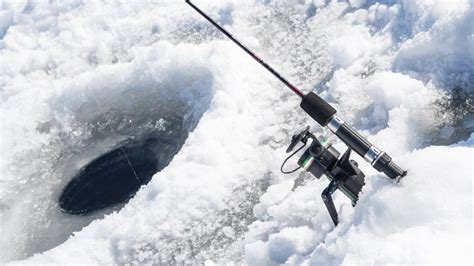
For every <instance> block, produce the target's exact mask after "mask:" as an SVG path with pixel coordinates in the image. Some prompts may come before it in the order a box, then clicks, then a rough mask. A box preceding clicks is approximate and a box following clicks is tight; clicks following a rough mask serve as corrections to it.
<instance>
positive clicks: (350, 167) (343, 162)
mask: <svg viewBox="0 0 474 266" xmlns="http://www.w3.org/2000/svg"><path fill="white" fill-rule="evenodd" d="M309 140H311V143H310V145H309V148H307V149H306V151H304V152H303V155H302V156H301V157H300V158H299V160H298V165H299V167H298V168H296V169H294V170H292V171H284V169H283V168H284V166H285V164H286V162H287V161H288V160H289V159H290V158H292V157H293V156H294V155H295V154H296V153H298V152H299V151H300V150H302V149H303V148H304V147H305V146H306V144H307V143H308V141H309ZM299 142H301V143H303V145H302V146H301V147H300V148H298V149H297V150H296V151H295V152H293V153H292V154H291V155H290V156H289V157H288V158H286V159H285V161H284V162H283V164H282V165H281V171H282V173H284V174H289V173H293V172H295V171H297V170H298V169H301V168H303V169H304V170H305V171H307V172H310V173H311V174H312V175H313V176H315V177H316V178H318V179H320V178H321V177H322V176H323V175H325V176H326V177H327V178H328V179H329V180H330V182H329V185H328V186H327V187H326V188H325V189H324V190H323V193H322V194H321V197H322V198H323V201H324V204H325V205H326V208H327V209H328V212H329V215H330V216H331V219H332V221H333V222H334V224H335V225H337V224H338V216H337V211H336V207H335V206H334V202H333V200H332V194H333V193H334V192H335V191H336V190H337V189H339V190H340V191H341V192H342V193H344V194H345V195H346V196H347V197H348V198H349V199H350V200H351V201H352V206H355V204H356V203H357V200H358V199H359V193H360V191H361V190H362V187H363V186H364V184H365V181H364V178H365V175H364V173H362V171H361V170H360V169H359V167H358V164H357V162H356V161H354V160H352V159H350V156H351V148H348V149H347V150H346V151H345V152H344V154H343V155H342V156H340V155H341V154H340V153H339V151H337V150H336V149H335V148H334V147H333V146H332V145H331V144H330V143H328V142H326V141H320V140H318V138H316V137H315V136H314V135H313V134H312V133H311V132H309V126H308V127H306V128H305V129H304V130H303V131H301V132H300V133H298V134H296V135H294V136H293V137H292V139H291V143H290V145H289V146H288V149H287V150H286V152H287V153H290V152H292V151H293V150H294V148H295V147H296V145H297V144H298V143H299ZM339 156H340V157H339Z"/></svg>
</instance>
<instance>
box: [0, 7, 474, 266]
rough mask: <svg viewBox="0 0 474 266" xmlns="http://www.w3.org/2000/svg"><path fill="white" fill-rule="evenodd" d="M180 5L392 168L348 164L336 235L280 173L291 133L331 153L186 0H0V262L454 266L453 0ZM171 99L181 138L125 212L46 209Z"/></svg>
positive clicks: (468, 154)
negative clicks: (356, 185)
mask: <svg viewBox="0 0 474 266" xmlns="http://www.w3.org/2000/svg"><path fill="white" fill-rule="evenodd" d="M194 2H195V3H196V4H197V5H198V6H200V7H201V8H202V9H203V10H206V11H207V12H208V13H209V14H210V16H212V17H213V18H216V20H217V21H218V22H219V23H221V24H222V25H224V26H225V27H226V28H227V29H229V30H230V31H232V33H233V34H234V36H236V37H237V38H238V39H240V40H242V41H243V42H244V43H245V44H247V45H248V46H249V47H250V48H252V49H254V50H256V51H257V52H258V54H259V55H260V56H261V57H262V58H264V59H265V60H266V61H268V62H269V63H270V64H271V65H273V66H274V67H275V68H276V69H277V70H278V71H280V72H281V73H282V74H283V75H284V76H285V77H288V79H289V80H291V81H292V82H293V83H295V84H296V85H297V86H298V87H300V88H301V89H302V90H304V91H305V92H309V91H311V90H313V91H315V92H317V93H319V94H320V95H321V96H322V97H324V98H325V99H326V100H328V101H329V102H330V103H331V104H332V105H333V106H334V107H335V108H336V109H337V110H338V113H339V114H340V116H341V117H343V118H344V119H345V120H346V121H350V123H351V124H352V125H353V127H354V128H356V129H357V130H359V131H360V132H361V133H362V134H363V135H365V136H367V138H368V139H369V140H370V141H371V142H372V143H374V144H375V145H377V146H378V147H380V148H381V149H383V150H385V151H386V152H387V153H388V154H390V155H391V156H392V157H394V160H395V161H396V162H398V163H399V164H400V165H401V166H402V167H404V168H406V169H408V171H409V173H408V176H406V177H405V178H404V179H403V180H402V181H401V182H400V183H397V184H395V183H393V182H392V181H391V180H389V179H388V178H386V177H385V176H384V175H383V174H380V173H378V172H376V171H375V170H374V169H372V168H371V167H370V165H367V164H366V163H364V162H363V159H362V158H360V157H356V159H357V161H359V166H360V167H361V168H362V170H363V171H364V172H365V173H366V186H365V187H364V188H363V191H362V194H361V195H360V199H359V202H358V204H357V205H356V206H355V207H354V208H353V207H352V205H351V203H350V201H349V200H348V199H347V198H346V197H345V196H343V195H342V194H341V193H336V194H335V202H336V207H337V208H338V212H339V216H340V224H339V225H338V226H337V227H336V228H334V226H333V224H332V221H331V219H330V217H329V215H328V213H327V211H326V208H325V206H324V203H323V201H322V200H321V197H320V195H321V192H322V190H323V189H324V187H325V186H326V185H327V184H328V182H327V180H325V179H324V178H323V179H320V180H317V179H312V178H310V177H309V176H308V175H307V174H304V173H301V172H297V173H295V174H292V175H283V174H281V173H280V172H279V170H280V164H281V162H282V161H283V159H284V158H285V156H286V154H285V149H286V146H287V145H288V144H289V140H290V136H291V135H292V134H293V133H295V132H296V131H298V130H300V129H302V128H303V127H304V126H305V125H307V124H309V125H311V127H312V130H313V131H314V132H315V133H316V134H320V135H324V136H326V137H328V138H329V139H330V140H331V141H333V142H334V145H335V146H336V147H337V148H338V149H340V150H341V151H342V150H343V149H344V145H343V144H342V143H341V142H340V141H338V140H337V139H336V138H335V137H334V136H331V134H330V133H329V132H327V131H326V130H323V129H321V128H319V127H318V126H317V125H316V123H315V122H314V121H312V120H311V119H310V118H309V117H308V116H307V115H306V114H304V113H303V112H302V111H301V110H299V107H298V105H299V99H298V97H295V96H293V95H292V94H291V92H290V91H288V90H286V88H284V87H283V85H282V84H281V83H279V81H278V80H276V79H275V78H274V77H273V76H272V75H271V74H269V73H268V72H266V71H265V70H264V69H263V68H262V67H261V66H259V65H258V64H256V63H255V62H254V61H253V60H252V59H251V58H250V57H248V56H247V55H246V54H245V53H244V52H242V51H241V50H240V49H239V48H238V47H236V46H235V45H234V44H233V43H231V42H230V41H228V40H227V39H225V38H224V37H223V36H222V35H221V34H220V33H219V32H217V31H216V30H215V29H214V28H213V27H212V25H209V23H208V22H206V21H205V20H204V19H203V18H202V17H200V16H199V15H198V14H196V13H195V12H194V11H193V10H192V9H191V8H190V7H189V6H187V5H186V4H185V3H184V1H172V0H169V1H168V0H154V1H153V0H150V1H76V0H65V1H27V0H4V1H2V2H1V3H0V5H1V6H0V7H1V10H0V49H1V51H0V56H1V58H0V60H1V66H0V71H1V79H0V150H1V153H0V173H1V174H0V221H1V226H0V263H6V262H11V263H14V264H17V263H18V264H23V263H28V264H39V263H42V264H45V263H58V264H63V263H94V264H97V263H99V264H126V263H129V264H132V263H133V264H144V263H155V264H183V263H189V264H203V263H205V264H207V265H212V264H214V263H215V264H225V263H236V264H242V263H243V264H249V265H272V264H290V265H300V264H304V265H332V264H357V265H374V264H388V263H404V264H415V263H444V264H453V263H466V264H472V262H473V261H472V260H473V258H472V256H473V245H472V238H473V233H472V232H473V231H472V226H473V194H472V190H473V183H472V179H473V178H474V176H473V173H474V170H473V166H474V154H473V151H474V150H473V145H474V135H473V134H472V133H473V132H474V107H473V101H474V85H473V84H474V68H473V66H474V33H473V27H472V25H474V14H473V9H474V8H473V5H474V3H473V2H472V1H471V0H378V1H377V0H348V1H329V0H304V1H292V0H281V1H280V0H278V1H277V0H273V1H272V0H265V1H262V0H245V1H236V0H222V1H204V0H196V1H194ZM176 102H180V103H185V107H186V110H187V111H186V112H185V117H186V119H187V120H186V121H188V122H189V128H190V130H192V132H191V133H190V135H189V137H188V139H187V140H186V143H185V145H184V146H183V148H182V149H181V151H180V152H179V153H178V154H177V155H176V156H175V157H174V159H173V161H172V162H171V164H170V165H169V166H168V167H166V168H165V169H163V170H162V171H160V172H159V173H156V174H155V175H154V177H153V179H152V181H151V182H150V183H149V184H148V185H146V186H143V187H142V188H141V189H140V190H139V191H138V193H137V194H136V196H135V197H134V198H132V199H131V200H130V202H128V203H127V204H125V205H124V206H117V207H115V208H111V209H108V210H104V211H102V212H97V213H95V214H93V215H89V216H83V217H76V216H70V215H66V214H64V213H62V212H60V211H59V210H58V204H57V198H58V196H59V193H60V192H61V189H62V188H63V187H64V186H65V185H66V184H67V182H68V181H69V180H70V179H71V178H72V176H73V175H74V173H75V171H77V170H78V169H79V168H80V167H82V166H83V165H85V164H87V163H88V162H89V161H90V160H91V159H93V158H95V157H96V156H98V155H100V154H103V153H104V152H105V151H107V150H108V149H110V147H112V146H114V145H115V144H117V143H118V142H119V141H121V140H122V138H123V137H125V136H133V135H139V134H141V133H142V132H144V131H146V130H150V128H153V127H156V126H158V127H160V128H161V127H163V126H164V128H166V121H163V119H162V118H161V117H160V113H159V112H157V111H156V110H162V109H160V108H157V109H154V108H153V106H154V105H155V104H156V105H157V106H173V105H172V104H173V103H176ZM170 108H171V107H170ZM104 110H105V113H104ZM201 115H202V116H201ZM194 126H196V127H195V128H194ZM110 128H113V130H110ZM193 128H194V129H193ZM112 131H114V132H116V133H114V132H112ZM292 163H295V162H294V161H293V162H292ZM298 177H300V179H301V178H304V177H306V178H305V182H303V184H301V185H300V186H298V187H296V189H294V190H292V188H293V187H294V181H295V180H296V179H297V178H298Z"/></svg>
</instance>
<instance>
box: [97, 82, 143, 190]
mask: <svg viewBox="0 0 474 266" xmlns="http://www.w3.org/2000/svg"><path fill="white" fill-rule="evenodd" d="M90 94H91V96H92V98H93V99H94V101H95V103H96V104H97V106H98V107H99V110H100V113H101V115H102V116H103V117H104V119H105V124H106V125H107V126H108V127H109V129H110V131H111V132H112V135H113V136H114V138H116V139H118V134H117V133H116V132H115V130H114V129H113V128H112V126H111V125H110V123H109V121H108V120H107V116H106V115H105V111H104V109H103V107H102V105H101V104H100V102H99V101H98V100H97V98H96V97H95V94H94V92H93V91H92V90H90ZM120 150H121V151H122V153H123V155H124V156H125V159H127V162H128V165H129V166H130V169H132V172H133V175H135V178H136V179H137V180H138V181H140V178H139V177H138V175H137V172H136V171H135V168H133V165H132V162H131V161H130V159H129V158H128V155H127V153H126V152H125V150H124V149H123V147H120Z"/></svg>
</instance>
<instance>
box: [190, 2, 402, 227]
mask: <svg viewBox="0 0 474 266" xmlns="http://www.w3.org/2000/svg"><path fill="white" fill-rule="evenodd" d="M185 1H186V3H187V4H189V5H190V6H191V7H192V8H193V9H194V10H196V11H197V12H198V13H199V14H200V15H201V16H203V17H204V18H205V19H206V20H207V21H209V22H210V23H211V24H212V25H214V26H215V27H216V28H217V29H219V31H220V32H222V33H223V34H224V35H226V36H227V37H228V38H229V39H230V40H232V41H233V42H234V43H235V44H237V45H238V46H239V47H240V48H241V49H242V50H244V51H245V52H247V53H248V54H249V55H250V56H251V57H252V58H253V59H254V60H255V61H257V62H258V63H259V64H260V65H262V66H263V67H265V68H266V69H267V70H268V71H269V72H270V73H272V74H273V75H274V76H275V77H276V78H278V79H279V80H280V81H281V82H282V83H283V84H285V85H286V86H287V87H288V88H289V89H290V90H291V91H293V92H294V93H295V94H296V95H298V96H300V97H301V99H302V101H301V103H300V107H301V108H302V109H303V110H304V111H305V112H306V113H307V114H308V115H309V116H310V117H311V118H313V119H314V120H315V121H316V122H317V123H318V124H320V125H321V126H322V127H326V128H328V129H329V130H330V131H331V132H333V133H334V134H335V135H336V136H337V137H338V138H339V139H340V140H342V141H343V142H344V143H345V144H346V145H347V146H348V149H347V151H346V152H345V153H344V154H343V155H342V156H341V158H339V159H338V157H339V155H340V153H339V152H338V151H337V150H336V149H334V147H332V145H331V144H328V143H324V141H321V140H319V139H318V138H316V137H315V136H314V135H313V134H311V133H310V132H309V127H307V128H306V129H304V130H303V131H302V132H300V133H298V134H296V135H294V136H293V137H292V141H291V144H290V146H289V147H288V149H287V153H289V152H292V151H293V149H294V148H295V146H296V145H297V144H298V143H299V142H302V143H303V146H301V147H300V148H299V149H298V150H296V151H295V152H293V153H292V154H291V155H290V156H289V157H288V158H287V159H286V160H285V161H284V162H283V165H282V168H281V170H282V172H283V173H292V172H294V171H296V170H298V169H299V168H303V169H305V170H306V171H309V172H310V173H311V174H313V175H314V176H316V177H317V178H320V177H321V176H322V175H326V176H327V177H328V178H329V179H330V180H331V182H330V184H329V186H328V187H327V188H326V189H325V190H324V191H323V195H322V197H323V200H324V202H325V204H326V207H327V208H328V210H329V213H330V215H331V218H332V219H333V221H334V223H335V224H337V223H338V219H337V212H336V209H335V207H334V204H333V202H332V198H331V194H332V193H333V192H334V191H335V190H336V189H339V190H341V191H342V192H343V193H344V194H346V196H348V197H349V198H350V199H351V200H352V202H353V204H354V205H355V203H356V202H357V199H358V194H359V192H360V191H361V190H362V187H363V185H364V183H365V182H364V174H363V173H362V171H360V169H359V168H358V165H357V163H356V162H355V161H354V160H350V159H349V157H350V152H351V150H353V151H355V152H356V153H357V154H359V155H360V156H361V157H363V158H364V159H365V160H366V161H367V162H368V163H370V164H371V165H372V167H373V168H375V169H376V170H377V171H379V172H383V173H385V174H386V175H387V176H388V177H389V178H391V179H393V180H396V181H397V182H398V181H399V180H400V179H401V178H402V177H404V176H405V175H406V174H407V171H405V170H403V169H402V168H400V167H399V166H398V165H396V164H395V163H394V162H393V161H392V158H391V157H390V156H389V155H388V154H387V153H385V152H383V151H382V150H380V149H379V148H377V147H376V146H374V145H372V144H371V143H370V142H369V141H368V140H367V139H366V138H364V137H363V136H362V135H360V134H359V133H358V132H357V131H355V130H354V129H353V128H352V127H350V126H349V125H348V124H347V123H346V122H345V121H344V120H342V119H341V118H340V117H339V116H338V115H337V114H336V113H337V111H336V109H334V108H333V107H332V106H331V105H330V104H329V103H328V102H326V101H325V100H324V99H322V98H321V97H319V96H318V95H317V94H316V93H314V92H309V93H307V94H304V93H303V92H302V91H301V90H300V89H298V88H297V87H296V86H294V85H293V84H291V83H290V82H289V81H288V80H287V79H285V78H284V77H283V76H282V75H281V74H280V73H278V72H277V71H276V70H275V69H273V68H272V67H271V66H270V65H268V64H267V63H266V62H265V61H263V60H262V59H261V58H260V57H259V56H257V55H256V54H255V53H254V52H252V51H251V50H250V49H249V48H247V47H246V46H245V45H243V44H242V43H241V42H240V41H238V40H237V39H236V38H234V36H232V35H231V34H230V33H229V32H228V31H227V30H225V29H224V28H223V27H221V26H220V25H219V24H218V23H217V22H215V21H214V20H213V19H212V18H210V17H209V16H208V15H207V14H206V13H204V12H203V11H202V10H201V9H199V8H198V7H197V6H196V5H194V4H193V3H191V1H190V0H185ZM308 140H311V145H310V147H309V148H308V149H307V150H306V151H305V152H304V154H303V156H302V157H301V158H300V159H299V161H298V165H299V166H300V167H299V168H297V169H294V170H293V171H290V172H285V171H284V170H283V166H284V164H285V163H286V161H287V160H288V159H289V158H291V157H292V156H293V155H295V154H296V153H297V152H298V151H300V150H301V149H302V148H303V147H305V146H306V144H307V142H308Z"/></svg>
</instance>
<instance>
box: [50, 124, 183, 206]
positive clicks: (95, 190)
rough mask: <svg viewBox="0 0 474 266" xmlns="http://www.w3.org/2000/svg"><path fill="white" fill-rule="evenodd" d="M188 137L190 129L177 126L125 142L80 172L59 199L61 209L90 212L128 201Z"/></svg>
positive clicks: (162, 166) (165, 163) (167, 162)
mask: <svg viewBox="0 0 474 266" xmlns="http://www.w3.org/2000/svg"><path fill="white" fill-rule="evenodd" d="M181 129H182V128H181ZM186 137H187V131H184V130H177V129H175V130H174V131H172V132H165V133H163V134H159V135H158V134H155V135H152V136H145V137H142V138H140V139H136V140H127V141H125V143H122V144H121V145H120V146H119V147H117V148H115V149H113V150H111V151H109V152H107V153H105V154H104V155H102V156H100V157H98V158H96V159H94V160H93V161H92V162H90V163H89V164H87V165H86V166H85V167H83V168H82V169H81V170H80V171H79V173H78V174H77V175H76V176H75V177H74V178H73V179H72V180H71V181H70V182H69V184H67V186H66V187H65V188H64V190H63V192H62V194H61V196H60V198H59V205H60V207H61V209H62V210H63V211H66V212H68V213H71V214H86V213H89V212H92V211H96V210H100V209H103V208H107V207H109V206H113V205H115V204H118V203H122V202H126V201H127V200H128V199H130V198H131V197H133V195H135V193H136V192H137V191H138V189H139V188H140V187H141V186H142V185H145V184H147V183H148V182H149V181H150V180H151V178H152V176H153V175H154V174H155V173H156V172H158V171H160V170H161V169H163V168H164V167H166V166H167V165H168V164H169V163H170V161H171V160H172V158H173V156H174V155H175V154H176V153H177V152H178V151H179V149H180V148H181V146H182V145H183V143H184V141H185V139H186Z"/></svg>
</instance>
